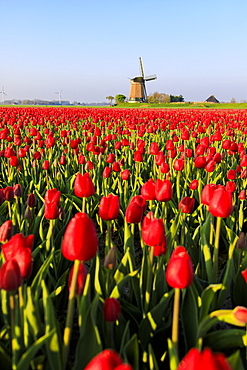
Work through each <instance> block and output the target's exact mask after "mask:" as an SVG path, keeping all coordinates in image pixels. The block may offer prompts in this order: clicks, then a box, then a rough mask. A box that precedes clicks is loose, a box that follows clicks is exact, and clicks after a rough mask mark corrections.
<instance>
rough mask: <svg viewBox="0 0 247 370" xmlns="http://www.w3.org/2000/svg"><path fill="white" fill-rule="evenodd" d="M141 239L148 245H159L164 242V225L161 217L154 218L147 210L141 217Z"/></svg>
mask: <svg viewBox="0 0 247 370" xmlns="http://www.w3.org/2000/svg"><path fill="white" fill-rule="evenodd" d="M142 239H143V241H144V243H145V244H146V245H149V246H150V247H154V246H160V245H162V244H163V243H166V236H165V227H164V222H163V220H162V218H160V219H158V218H154V217H153V213H152V212H149V213H148V214H147V215H146V216H145V217H144V219H143V223H142Z"/></svg>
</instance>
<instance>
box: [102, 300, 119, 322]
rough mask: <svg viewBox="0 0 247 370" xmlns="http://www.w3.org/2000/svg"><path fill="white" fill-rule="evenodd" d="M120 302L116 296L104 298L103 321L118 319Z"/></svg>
mask: <svg viewBox="0 0 247 370" xmlns="http://www.w3.org/2000/svg"><path fill="white" fill-rule="evenodd" d="M120 310H121V307H120V303H119V301H118V300H117V299H116V298H106V300H105V302H104V319H105V321H113V322H115V321H116V320H118V318H119V316H120Z"/></svg>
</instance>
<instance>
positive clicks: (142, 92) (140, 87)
mask: <svg viewBox="0 0 247 370" xmlns="http://www.w3.org/2000/svg"><path fill="white" fill-rule="evenodd" d="M139 62H140V72H141V76H139V77H134V78H132V79H131V80H130V83H131V86H130V95H129V103H146V102H147V97H148V96H147V90H146V85H145V82H146V81H152V80H156V78H157V76H156V75H152V76H147V77H145V74H144V67H143V63H142V58H141V57H140V58H139Z"/></svg>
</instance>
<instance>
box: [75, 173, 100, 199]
mask: <svg viewBox="0 0 247 370" xmlns="http://www.w3.org/2000/svg"><path fill="white" fill-rule="evenodd" d="M74 193H75V195H76V196H77V197H79V198H87V197H91V196H92V195H94V193H95V189H94V185H93V182H92V180H91V177H90V174H89V172H86V173H85V174H84V175H82V174H81V173H78V174H77V176H76V179H75V182H74Z"/></svg>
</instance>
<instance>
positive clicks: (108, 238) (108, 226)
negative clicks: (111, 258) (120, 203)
mask: <svg viewBox="0 0 247 370" xmlns="http://www.w3.org/2000/svg"><path fill="white" fill-rule="evenodd" d="M106 224H107V241H106V246H105V257H106V256H107V253H108V252H109V250H110V248H111V221H106Z"/></svg>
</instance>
